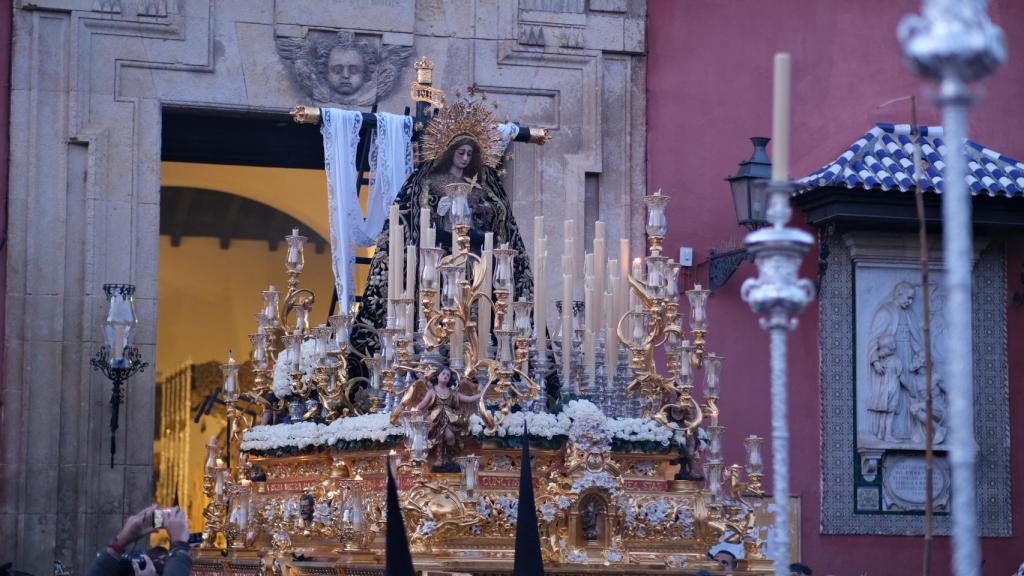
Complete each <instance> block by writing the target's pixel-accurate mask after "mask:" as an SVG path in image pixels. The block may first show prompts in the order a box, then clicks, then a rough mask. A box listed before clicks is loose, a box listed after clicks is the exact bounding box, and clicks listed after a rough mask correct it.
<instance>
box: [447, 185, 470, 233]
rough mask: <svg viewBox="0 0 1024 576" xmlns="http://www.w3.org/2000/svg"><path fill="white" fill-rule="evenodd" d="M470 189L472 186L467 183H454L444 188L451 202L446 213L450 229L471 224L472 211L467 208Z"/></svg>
mask: <svg viewBox="0 0 1024 576" xmlns="http://www.w3.org/2000/svg"><path fill="white" fill-rule="evenodd" d="M471 189H472V185H471V184H469V183H468V182H465V183H464V182H456V183H454V184H449V185H447V186H445V187H444V190H445V192H446V193H447V194H448V197H449V198H451V201H452V204H451V209H450V211H449V212H448V217H449V218H450V219H451V223H452V228H454V227H456V226H469V225H471V224H472V221H473V211H472V210H471V209H470V207H469V191H470V190H471Z"/></svg>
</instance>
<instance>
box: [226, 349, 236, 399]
mask: <svg viewBox="0 0 1024 576" xmlns="http://www.w3.org/2000/svg"><path fill="white" fill-rule="evenodd" d="M236 373H237V370H236V369H235V355H234V354H233V353H232V352H231V350H228V370H227V375H226V376H225V378H224V392H225V393H227V394H234V393H235V391H236V390H237V389H238V383H237V382H236V381H235V379H236V378H237V376H236Z"/></svg>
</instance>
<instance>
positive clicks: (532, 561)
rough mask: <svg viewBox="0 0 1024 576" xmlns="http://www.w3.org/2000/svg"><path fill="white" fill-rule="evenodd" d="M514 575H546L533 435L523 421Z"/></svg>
mask: <svg viewBox="0 0 1024 576" xmlns="http://www.w3.org/2000/svg"><path fill="white" fill-rule="evenodd" d="M512 576H544V559H543V558H542V556H541V553H540V531H538V530H537V503H536V501H535V500H534V498H533V466H531V465H530V435H529V431H528V430H527V429H526V423H525V422H524V423H523V459H522V462H520V464H519V509H518V511H517V520H516V555H515V560H514V562H513V564H512Z"/></svg>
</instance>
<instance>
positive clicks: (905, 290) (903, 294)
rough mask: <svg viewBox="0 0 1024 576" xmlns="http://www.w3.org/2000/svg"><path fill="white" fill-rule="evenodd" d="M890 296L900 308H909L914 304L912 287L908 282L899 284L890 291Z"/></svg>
mask: <svg viewBox="0 0 1024 576" xmlns="http://www.w3.org/2000/svg"><path fill="white" fill-rule="evenodd" d="M892 295H893V299H894V300H895V301H896V303H897V304H899V307H900V308H909V307H910V305H911V304H913V303H914V285H913V284H911V283H910V282H900V283H899V284H897V285H896V287H895V288H893V289H892Z"/></svg>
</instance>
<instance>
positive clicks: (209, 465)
mask: <svg viewBox="0 0 1024 576" xmlns="http://www.w3.org/2000/svg"><path fill="white" fill-rule="evenodd" d="M218 456H220V446H219V445H218V444H217V437H216V436H210V441H209V442H207V443H206V470H207V472H209V473H210V474H212V473H213V469H214V468H216V467H217V460H218Z"/></svg>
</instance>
